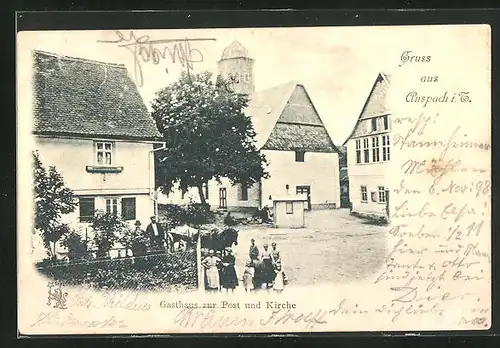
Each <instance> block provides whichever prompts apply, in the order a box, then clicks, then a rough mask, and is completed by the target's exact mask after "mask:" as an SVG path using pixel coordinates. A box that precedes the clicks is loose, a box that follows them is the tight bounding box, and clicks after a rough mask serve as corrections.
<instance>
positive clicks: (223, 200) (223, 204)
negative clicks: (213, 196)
mask: <svg viewBox="0 0 500 348" xmlns="http://www.w3.org/2000/svg"><path fill="white" fill-rule="evenodd" d="M219 208H221V209H226V208H227V190H226V188H225V187H220V188H219Z"/></svg>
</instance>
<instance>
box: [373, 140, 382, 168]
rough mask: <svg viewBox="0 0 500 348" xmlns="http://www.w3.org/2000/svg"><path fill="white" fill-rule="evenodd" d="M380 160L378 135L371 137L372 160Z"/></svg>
mask: <svg viewBox="0 0 500 348" xmlns="http://www.w3.org/2000/svg"><path fill="white" fill-rule="evenodd" d="M379 161H380V152H379V142H378V137H373V138H372V162H379Z"/></svg>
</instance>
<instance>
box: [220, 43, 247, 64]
mask: <svg viewBox="0 0 500 348" xmlns="http://www.w3.org/2000/svg"><path fill="white" fill-rule="evenodd" d="M231 58H250V57H249V56H248V50H247V49H246V48H245V47H244V46H243V45H242V44H241V43H239V42H238V41H236V40H234V41H233V42H231V44H230V45H229V46H227V47H226V48H225V49H224V51H223V52H222V57H221V60H223V59H231Z"/></svg>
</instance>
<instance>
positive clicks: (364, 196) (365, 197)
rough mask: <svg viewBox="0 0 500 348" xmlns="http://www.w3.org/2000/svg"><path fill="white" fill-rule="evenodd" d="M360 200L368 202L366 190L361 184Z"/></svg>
mask: <svg viewBox="0 0 500 348" xmlns="http://www.w3.org/2000/svg"><path fill="white" fill-rule="evenodd" d="M361 202H368V191H367V189H366V186H361Z"/></svg>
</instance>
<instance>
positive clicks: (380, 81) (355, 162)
mask: <svg viewBox="0 0 500 348" xmlns="http://www.w3.org/2000/svg"><path fill="white" fill-rule="evenodd" d="M389 87H390V76H389V75H386V74H384V73H380V74H378V76H377V78H376V80H375V83H374V84H373V87H372V89H371V91H370V93H369V95H368V98H367V100H366V102H365V104H364V106H363V108H362V110H361V113H360V115H359V117H358V120H357V122H356V125H355V126H354V129H353V131H352V133H351V135H350V136H349V137H348V138H347V140H346V142H345V143H344V145H346V146H347V172H348V175H349V196H350V201H351V205H352V208H351V209H352V212H353V213H354V214H358V215H362V216H369V217H374V218H381V217H387V216H388V215H389V210H388V207H389V187H390V184H389V182H388V181H387V171H388V170H389V161H390V159H391V147H390V131H391V119H390V117H391V112H390V110H389V108H388V106H387V104H388V102H387V93H388V91H389Z"/></svg>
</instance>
